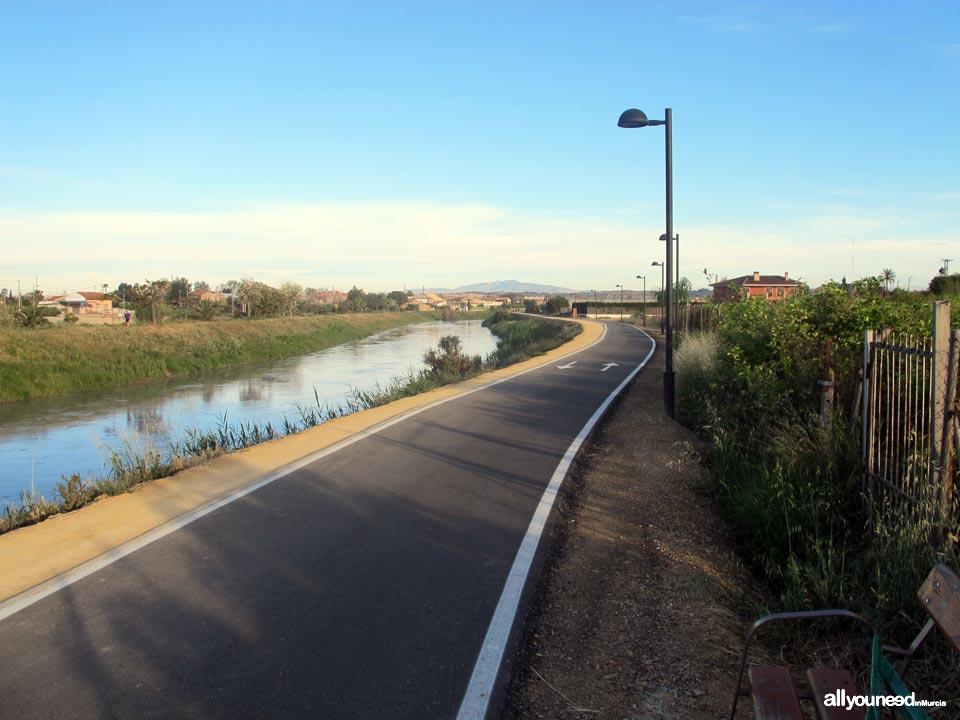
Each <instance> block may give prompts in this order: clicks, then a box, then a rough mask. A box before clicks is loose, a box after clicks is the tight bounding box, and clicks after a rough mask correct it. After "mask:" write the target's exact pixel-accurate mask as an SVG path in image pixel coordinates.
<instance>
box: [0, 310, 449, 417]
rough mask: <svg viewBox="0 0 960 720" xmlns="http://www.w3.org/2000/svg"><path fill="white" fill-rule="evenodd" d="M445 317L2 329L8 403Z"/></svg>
mask: <svg viewBox="0 0 960 720" xmlns="http://www.w3.org/2000/svg"><path fill="white" fill-rule="evenodd" d="M438 319H439V315H438V314H437V313H420V312H402V313H358V314H351V315H320V316H311V317H290V318H264V319H259V320H241V319H236V320H224V321H221V322H213V323H209V322H192V323H178V324H175V325H173V324H172V325H131V326H129V327H127V326H123V325H82V324H79V325H64V324H60V325H56V326H52V325H51V326H40V327H37V328H21V327H0V402H12V401H17V400H26V399H28V398H35V397H44V396H50V395H62V394H66V393H71V392H79V391H82V390H96V389H101V388H106V387H112V386H115V385H124V384H127V383H132V382H142V381H145V380H153V379H157V378H162V377H170V376H174V375H183V374H186V373H191V372H199V371H204V370H214V369H216V368H221V367H227V366H230V365H242V364H245V363H253V362H261V361H268V360H279V359H281V358H286V357H291V356H294V355H303V354H306V353H311V352H316V351H318V350H323V349H325V348H329V347H333V346H335V345H341V344H343V343H346V342H350V341H353V340H360V339H362V338H365V337H369V336H370V335H374V334H376V333H378V332H383V331H384V330H389V329H391V328H394V327H400V326H402V325H409V324H413V323H419V322H428V321H431V320H438Z"/></svg>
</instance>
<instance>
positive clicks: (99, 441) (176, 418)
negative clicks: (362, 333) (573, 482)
mask: <svg viewBox="0 0 960 720" xmlns="http://www.w3.org/2000/svg"><path fill="white" fill-rule="evenodd" d="M443 335H459V336H460V338H461V340H462V341H463V346H464V348H465V350H466V352H468V353H470V354H479V355H486V354H487V353H489V352H491V351H492V350H493V349H494V348H495V347H496V340H495V338H493V336H492V335H490V333H489V331H487V330H486V329H485V328H482V327H481V326H480V322H479V321H475V320H470V321H462V322H456V323H449V322H446V323H440V322H436V323H423V324H419V325H411V326H407V327H404V328H397V329H395V330H389V331H387V332H384V333H380V334H379V335H374V336H372V337H369V338H366V339H365V340H360V341H357V342H354V343H348V344H346V345H340V346H338V347H335V348H330V349H329V350H322V351H320V352H317V353H313V354H311V355H305V356H301V357H296V358H288V359H286V360H281V361H279V362H275V363H265V364H260V365H245V366H242V367H234V368H225V369H223V370H218V371H214V372H207V373H202V374H197V375H192V376H187V377H180V378H165V379H160V380H157V381H154V382H149V383H141V384H135V385H126V386H123V387H120V388H110V389H108V390H103V391H98V392H89V393H75V394H72V395H67V396H61V397H54V398H41V399H38V400H29V401H24V402H19V403H7V404H0V503H2V502H3V501H4V500H6V501H10V502H15V501H17V500H19V494H20V491H21V490H28V489H30V488H31V487H33V488H35V489H36V490H37V491H39V492H41V493H43V494H44V495H45V496H46V497H48V498H49V497H52V495H53V494H54V488H55V486H56V483H57V482H58V481H59V480H60V477H61V475H69V474H70V473H74V472H79V473H80V474H81V475H84V476H85V477H89V476H91V475H98V474H100V473H102V472H103V470H104V461H105V458H106V457H107V454H108V451H109V450H110V449H112V450H122V448H123V447H124V446H126V445H129V446H132V447H141V448H164V447H166V446H167V445H168V444H169V443H170V442H171V441H176V440H178V439H179V438H181V437H182V436H183V434H184V430H185V428H201V429H209V428H212V427H215V426H217V425H219V424H220V423H221V422H222V421H223V419H224V418H226V420H227V422H229V423H231V424H236V423H241V422H247V421H251V422H257V423H265V422H267V421H269V422H272V423H273V424H274V426H278V425H279V422H280V419H281V418H282V417H284V416H287V417H290V418H294V417H299V413H298V412H297V406H298V404H299V405H305V406H313V405H314V404H315V403H316V400H315V397H314V388H316V393H317V396H318V397H319V399H320V401H321V402H322V403H327V404H337V403H339V402H342V401H343V400H344V399H345V398H346V397H347V395H348V393H349V392H350V390H351V388H352V387H357V388H362V389H370V388H373V387H374V386H375V385H376V384H378V383H379V384H381V385H383V384H385V383H387V382H389V381H390V379H391V378H393V377H396V376H398V375H405V374H407V372H408V371H409V370H413V369H418V368H420V367H422V358H423V354H424V353H425V352H426V351H427V350H428V349H430V348H431V347H435V346H436V344H437V341H438V340H439V339H440V337H441V336H443Z"/></svg>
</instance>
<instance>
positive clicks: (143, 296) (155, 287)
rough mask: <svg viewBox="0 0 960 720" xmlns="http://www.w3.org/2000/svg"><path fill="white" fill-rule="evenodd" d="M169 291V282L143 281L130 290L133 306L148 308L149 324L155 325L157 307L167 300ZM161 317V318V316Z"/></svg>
mask: <svg viewBox="0 0 960 720" xmlns="http://www.w3.org/2000/svg"><path fill="white" fill-rule="evenodd" d="M169 290H170V281H169V280H153V281H150V280H144V281H143V284H140V283H137V284H136V285H134V286H133V287H132V288H131V292H130V295H131V297H132V299H133V304H134V305H137V306H138V307H140V308H142V309H146V308H150V322H152V323H153V324H154V325H156V324H157V306H158V305H160V304H162V303H163V301H164V300H165V299H166V298H167V295H168V292H169ZM161 317H162V316H161Z"/></svg>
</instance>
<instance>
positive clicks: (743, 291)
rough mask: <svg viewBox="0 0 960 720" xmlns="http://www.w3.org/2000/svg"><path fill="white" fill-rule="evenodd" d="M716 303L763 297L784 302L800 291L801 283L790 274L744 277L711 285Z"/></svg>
mask: <svg viewBox="0 0 960 720" xmlns="http://www.w3.org/2000/svg"><path fill="white" fill-rule="evenodd" d="M710 287H712V288H713V300H714V302H723V301H724V300H739V299H741V298H757V297H762V298H766V299H767V300H783V299H784V298H785V297H788V296H789V295H793V294H795V293H796V292H797V290H799V288H800V283H798V282H797V281H796V280H791V279H790V274H789V273H784V274H783V275H761V274H760V273H758V272H754V273H753V275H743V276H741V277H736V278H732V279H730V280H721V281H720V282H715V283H711V284H710Z"/></svg>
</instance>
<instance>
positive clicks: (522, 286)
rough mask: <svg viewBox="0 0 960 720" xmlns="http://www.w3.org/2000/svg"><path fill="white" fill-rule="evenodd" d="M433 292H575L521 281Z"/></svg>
mask: <svg viewBox="0 0 960 720" xmlns="http://www.w3.org/2000/svg"><path fill="white" fill-rule="evenodd" d="M431 292H458V293H467V292H475V293H509V292H527V293H537V294H538V295H547V294H549V293H554V294H562V293H572V292H573V290H571V289H570V288H565V287H558V286H556V285H538V284H537V283H528V282H520V281H519V280H497V281H496V282H485V283H475V284H474V285H461V286H460V287H456V288H453V290H448V289H446V288H434V289H432V290H431Z"/></svg>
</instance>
